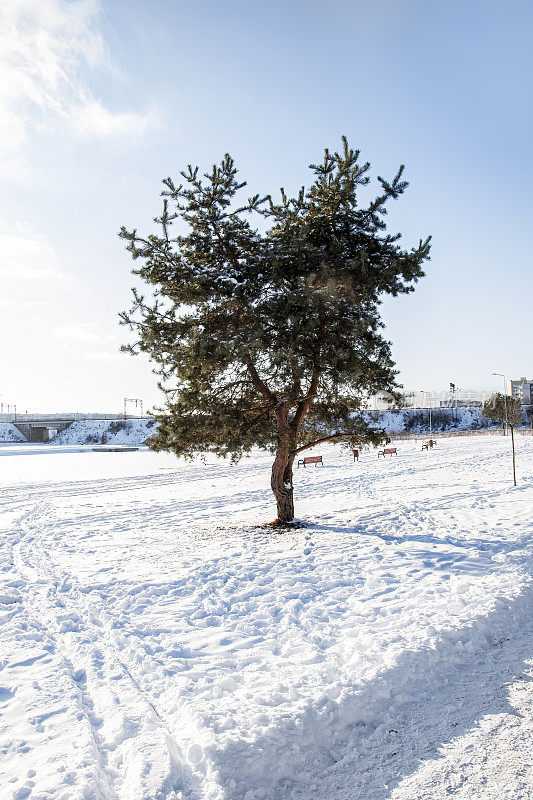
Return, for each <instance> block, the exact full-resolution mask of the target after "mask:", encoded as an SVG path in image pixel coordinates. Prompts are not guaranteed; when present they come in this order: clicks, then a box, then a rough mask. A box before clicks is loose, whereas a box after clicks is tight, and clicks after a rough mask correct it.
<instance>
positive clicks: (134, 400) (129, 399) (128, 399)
mask: <svg viewBox="0 0 533 800" xmlns="http://www.w3.org/2000/svg"><path fill="white" fill-rule="evenodd" d="M128 403H132V404H133V405H134V406H135V408H137V406H140V407H141V417H142V415H143V401H142V400H141V398H140V397H125V398H124V419H126V417H127V413H126V409H127V404H128Z"/></svg>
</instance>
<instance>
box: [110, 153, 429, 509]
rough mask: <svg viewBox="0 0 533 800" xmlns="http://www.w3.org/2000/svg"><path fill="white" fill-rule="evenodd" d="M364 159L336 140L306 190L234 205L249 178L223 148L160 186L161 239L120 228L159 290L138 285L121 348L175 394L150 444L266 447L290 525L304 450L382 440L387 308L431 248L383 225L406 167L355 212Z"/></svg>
mask: <svg viewBox="0 0 533 800" xmlns="http://www.w3.org/2000/svg"><path fill="white" fill-rule="evenodd" d="M359 155H360V154H359V151H358V150H352V149H351V148H350V147H349V145H348V142H347V140H346V139H345V138H343V147H342V149H341V152H334V153H330V151H329V150H326V151H325V153H324V158H323V160H322V162H321V163H320V164H312V165H311V166H310V169H311V172H312V175H313V179H314V180H313V183H312V184H311V186H310V188H309V189H308V190H305V189H303V188H302V189H301V191H300V192H299V194H298V196H297V197H295V198H288V197H287V196H286V194H285V192H284V191H283V190H281V197H280V200H279V201H278V202H275V201H274V200H273V199H272V197H271V196H270V195H267V196H266V197H261V196H260V195H255V196H254V197H251V198H249V199H248V200H247V202H245V203H242V202H241V203H239V200H238V198H239V195H240V194H241V192H242V189H244V187H245V186H246V184H245V183H244V182H241V181H239V180H238V177H237V169H236V167H235V164H234V162H233V159H232V158H231V157H230V156H229V155H226V156H225V157H224V159H223V160H222V161H221V163H220V164H218V165H214V166H213V168H212V170H211V171H210V172H208V173H205V174H200V172H199V169H198V167H194V168H193V167H191V166H189V167H188V168H187V169H186V170H184V171H183V172H182V173H181V182H180V183H179V184H176V183H174V182H173V181H172V180H171V179H170V178H167V179H166V180H165V181H163V183H164V186H165V189H164V191H163V193H162V195H163V198H164V199H163V211H162V214H161V216H160V217H159V218H157V219H156V220H155V222H156V223H157V226H158V232H157V233H154V234H150V235H148V236H146V237H141V236H139V235H138V233H137V231H136V230H133V231H131V232H130V231H127V230H126V229H125V228H122V230H121V231H120V236H121V237H122V238H123V239H125V240H126V242H127V243H128V244H127V249H128V250H129V251H130V253H131V255H132V257H133V259H135V260H136V261H137V262H139V266H137V267H136V268H135V269H134V270H133V273H134V274H135V275H137V276H139V277H140V278H141V279H142V280H143V281H144V282H145V283H146V284H147V285H148V287H149V289H150V291H149V296H148V297H146V296H145V295H144V294H141V293H140V292H139V291H138V290H136V289H134V290H133V297H134V300H133V305H132V308H131V310H130V311H129V312H124V313H122V314H121V315H120V316H121V321H122V322H123V323H125V324H127V325H129V326H130V328H131V329H132V330H133V331H134V332H135V334H136V337H135V341H134V343H132V344H130V345H127V346H126V347H125V348H124V349H126V350H128V351H129V352H131V353H138V352H140V351H142V352H145V353H147V354H148V355H149V357H150V359H151V360H152V361H153V362H154V363H155V365H156V366H155V370H154V371H155V372H156V374H158V375H159V378H160V381H159V386H160V388H161V389H162V390H163V392H165V395H166V407H165V408H164V409H162V410H161V413H160V414H159V415H158V417H157V419H158V422H159V427H158V431H157V435H156V436H154V437H153V439H152V440H151V441H150V446H151V447H152V448H154V449H156V450H171V451H172V452H174V453H175V454H176V455H178V456H192V455H194V454H196V453H198V452H200V453H205V452H213V453H216V454H218V455H223V456H230V457H231V458H232V459H233V460H237V459H238V458H240V457H241V456H242V455H243V454H244V453H247V452H249V451H250V450H251V448H252V447H256V446H258V447H262V448H267V449H269V450H272V451H273V452H274V453H275V458H274V463H273V467H272V474H271V487H272V490H273V492H274V495H275V498H276V503H277V512H278V521H279V522H280V523H287V522H290V521H291V520H293V518H294V503H293V488H292V468H293V462H294V459H295V457H296V455H297V454H298V453H300V452H301V451H302V450H305V449H307V448H309V447H312V446H313V444H316V443H317V441H328V440H339V441H344V442H345V443H346V444H347V445H348V446H350V447H357V446H360V445H361V443H363V442H373V443H376V444H377V443H379V442H380V441H381V440H382V437H383V434H382V432H380V431H376V430H374V429H373V428H372V427H369V425H368V423H367V421H366V420H365V417H364V415H363V413H362V410H363V408H364V401H365V398H367V397H368V396H369V395H371V394H373V393H375V392H377V391H383V390H384V391H387V392H389V393H391V395H392V396H393V397H397V396H398V395H397V391H398V386H397V384H396V380H395V378H396V374H397V373H396V372H395V370H394V364H393V361H392V358H391V351H390V343H389V342H388V341H386V340H385V339H384V338H383V336H382V335H381V333H380V331H381V328H382V327H383V326H382V322H381V318H380V314H379V306H380V301H381V298H382V296H383V295H385V294H390V295H394V296H396V295H398V294H404V293H407V292H410V291H412V290H413V287H414V284H415V283H416V281H417V280H418V279H419V278H420V277H421V276H423V274H424V273H423V271H422V264H423V262H424V261H425V260H426V259H427V258H428V257H429V249H430V240H429V238H428V239H426V240H425V241H420V242H419V244H418V246H417V247H415V248H412V249H410V250H404V249H402V248H401V246H400V244H399V239H400V235H399V234H393V235H391V234H389V233H387V230H386V224H385V221H384V216H385V214H386V210H387V204H388V203H389V201H390V200H393V199H396V198H398V197H399V196H400V195H401V194H403V192H404V191H405V189H406V188H407V183H406V181H404V180H403V179H402V176H403V167H400V169H399V170H398V173H397V174H396V175H395V177H394V178H393V180H392V181H390V182H388V181H386V180H384V179H383V178H378V181H379V184H380V191H379V193H378V195H377V197H376V198H375V199H374V200H373V201H372V202H370V203H369V204H368V205H367V206H366V207H365V208H359V206H358V202H357V195H358V190H359V187H361V186H366V185H367V184H368V183H369V180H370V178H369V170H370V165H369V164H368V163H360V160H359ZM258 216H261V217H264V218H265V220H266V221H267V224H268V225H269V227H268V230H267V231H266V233H260V232H259V230H258V229H257V227H255V226H254V225H253V224H252V223H253V220H254V217H255V218H257V217H258Z"/></svg>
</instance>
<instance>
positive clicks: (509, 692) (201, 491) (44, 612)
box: [0, 436, 533, 800]
mask: <svg viewBox="0 0 533 800" xmlns="http://www.w3.org/2000/svg"><path fill="white" fill-rule="evenodd" d="M509 447H510V445H509V441H508V439H503V438H499V437H494V436H487V437H475V438H474V437H473V438H472V439H468V438H466V439H462V440H460V441H458V440H453V439H446V438H443V439H441V440H440V441H439V444H438V445H437V447H436V448H434V450H433V451H431V452H429V453H427V452H421V451H420V441H419V442H418V443H415V442H412V441H409V442H401V443H398V451H399V455H398V457H397V458H394V457H392V458H388V459H387V460H386V461H383V459H380V460H379V462H378V461H377V458H376V454H375V451H370V452H366V453H364V455H363V457H362V459H361V461H360V462H359V463H355V464H353V463H351V462H350V455H349V454H347V453H346V451H342V450H340V449H336V448H320V449H319V450H318V451H317V452H320V453H321V454H323V455H324V461H325V466H324V467H311V468H306V469H300V470H298V471H297V472H296V476H295V483H296V503H297V511H299V513H301V515H302V516H305V519H306V521H307V523H308V527H306V528H301V529H296V530H293V531H290V532H284V533H279V532H276V531H273V530H271V529H265V528H262V527H260V526H259V525H258V523H262V522H264V521H266V520H268V519H269V518H272V516H273V507H272V506H273V504H272V500H271V495H270V492H269V490H268V477H269V466H270V458H269V456H267V455H264V454H257V455H255V456H254V457H252V458H250V459H246V460H244V461H243V462H241V464H239V465H237V466H231V465H229V464H228V463H226V462H219V461H216V460H215V459H213V458H210V459H208V463H207V464H203V463H201V462H193V463H184V462H177V461H176V460H175V459H174V458H172V457H170V456H168V455H167V454H153V453H150V452H147V451H144V450H141V451H139V452H137V453H129V454H126V453H123V454H119V453H116V454H113V453H105V454H104V453H94V452H92V451H91V450H90V448H80V447H62V448H61V447H57V448H50V447H47V446H30V445H22V446H21V445H9V446H5V447H2V448H0V456H6V457H5V458H4V457H1V458H0V553H1V558H2V567H1V572H0V620H1V624H0V647H1V649H0V800H4V798H5V800H24V799H25V798H32V800H52V799H53V800H93V798H94V799H95V800H152V799H153V800H156V799H160V800H262V799H264V800H266V799H267V798H270V800H285V798H290V799H292V798H303V799H304V800H327V799H329V798H334V799H335V800H441V798H443V797H446V796H453V797H454V798H455V797H456V798H459V800H466V799H467V798H468V800H471V798H479V799H480V800H481V798H483V800H500V798H501V799H505V800H531V798H533V778H532V773H533V763H532V753H533V689H532V687H533V683H532V678H533V667H532V664H533V662H532V659H533V653H532V652H531V649H532V633H533V631H532V628H533V622H532V616H531V611H532V606H533V588H532V582H531V566H532V541H533V540H532V522H531V517H532V511H533V502H532V501H533V438H527V437H518V438H517V459H518V465H519V486H518V487H517V488H514V487H513V486H512V484H511V482H510V453H509ZM37 455H40V456H42V457H41V458H37V457H36V456H37Z"/></svg>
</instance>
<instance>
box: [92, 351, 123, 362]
mask: <svg viewBox="0 0 533 800" xmlns="http://www.w3.org/2000/svg"><path fill="white" fill-rule="evenodd" d="M85 358H88V359H89V360H90V361H118V360H119V359H121V358H124V354H123V353H121V352H119V351H115V350H107V351H105V352H101V353H85Z"/></svg>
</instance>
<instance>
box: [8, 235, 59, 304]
mask: <svg viewBox="0 0 533 800" xmlns="http://www.w3.org/2000/svg"><path fill="white" fill-rule="evenodd" d="M64 278H65V276H64V275H63V273H62V272H61V271H60V269H59V266H58V263H57V257H56V255H55V253H54V251H53V249H52V248H51V247H50V245H49V244H48V242H47V241H46V240H45V239H44V238H43V237H42V236H40V235H39V234H38V233H37V232H36V231H35V230H34V229H33V228H32V227H31V226H30V225H29V224H28V223H25V222H18V223H16V224H14V225H8V223H7V222H6V221H5V220H3V219H0V280H2V281H3V282H5V281H9V282H11V283H12V282H27V281H50V280H52V281H58V280H63V279H64ZM4 291H5V289H4ZM4 297H5V295H4Z"/></svg>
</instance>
